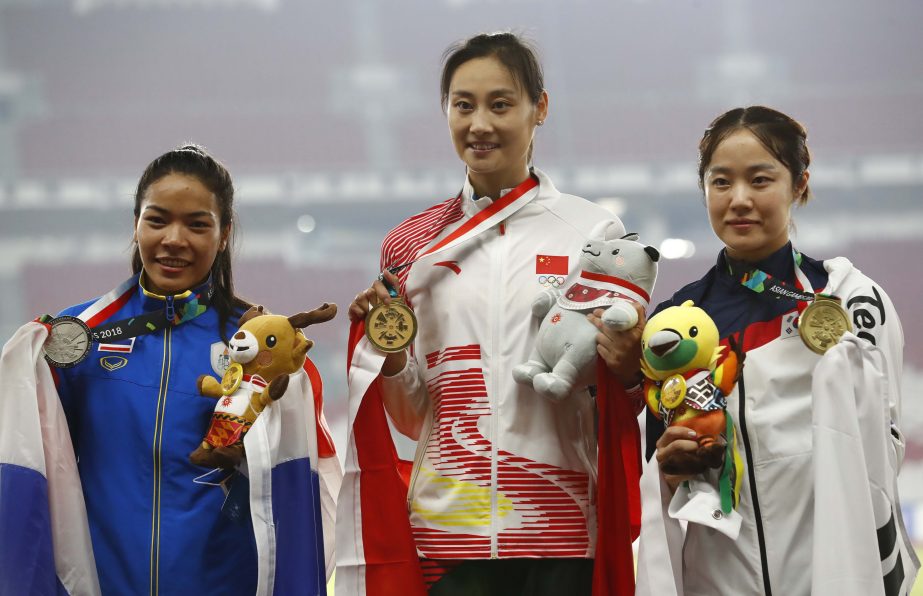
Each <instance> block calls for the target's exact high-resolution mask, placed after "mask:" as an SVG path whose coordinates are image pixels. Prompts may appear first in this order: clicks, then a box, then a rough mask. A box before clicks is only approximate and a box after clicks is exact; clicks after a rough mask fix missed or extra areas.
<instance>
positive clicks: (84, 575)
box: [0, 323, 100, 595]
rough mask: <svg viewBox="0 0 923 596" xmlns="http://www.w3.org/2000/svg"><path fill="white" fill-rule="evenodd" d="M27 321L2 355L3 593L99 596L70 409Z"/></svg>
mask: <svg viewBox="0 0 923 596" xmlns="http://www.w3.org/2000/svg"><path fill="white" fill-rule="evenodd" d="M47 336H48V329H47V328H46V327H45V326H44V325H41V324H39V323H27V324H26V325H24V326H23V327H21V328H20V329H19V330H18V331H17V332H16V334H15V335H14V336H13V337H12V339H10V341H9V342H7V344H6V346H4V348H3V354H2V356H0V387H3V394H2V396H0V594H32V595H36V594H39V595H44V594H49V595H51V594H54V595H60V594H80V595H84V594H89V595H93V594H99V593H100V591H99V580H98V578H97V576H96V563H95V561H94V558H93V548H92V545H91V543H90V529H89V525H88V524H87V516H86V508H85V506H84V501H83V491H82V489H81V487H80V477H79V476H78V473H77V461H76V458H75V457H74V449H73V447H72V445H71V440H70V434H69V432H68V429H67V421H66V419H65V418H64V411H63V409H62V408H61V402H60V400H59V398H58V392H57V390H56V389H55V384H54V379H53V378H52V376H51V371H50V370H49V368H48V364H47V363H46V362H45V359H44V358H43V357H42V344H44V342H45V338H46V337H47Z"/></svg>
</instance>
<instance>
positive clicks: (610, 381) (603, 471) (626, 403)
mask: <svg viewBox="0 0 923 596" xmlns="http://www.w3.org/2000/svg"><path fill="white" fill-rule="evenodd" d="M596 369H597V390H598V393H597V396H596V407H597V409H598V412H599V446H598V454H599V455H598V457H599V461H598V467H599V482H598V483H597V499H596V519H597V539H596V563H595V565H594V568H593V594H594V596H629V595H632V594H634V593H635V569H634V554H633V552H632V549H631V543H632V542H633V541H634V540H635V539H636V538H637V537H638V534H639V533H640V532H641V491H640V487H639V482H640V480H641V431H640V429H639V427H638V416H637V412H635V410H634V405H633V404H632V402H631V400H630V399H628V396H627V395H626V394H625V388H624V387H623V386H622V384H621V382H619V380H618V379H616V378H614V377H613V376H612V375H611V374H609V372H608V371H607V369H606V365H605V363H604V362H603V361H602V359H601V358H600V359H599V360H598V361H597V366H596Z"/></svg>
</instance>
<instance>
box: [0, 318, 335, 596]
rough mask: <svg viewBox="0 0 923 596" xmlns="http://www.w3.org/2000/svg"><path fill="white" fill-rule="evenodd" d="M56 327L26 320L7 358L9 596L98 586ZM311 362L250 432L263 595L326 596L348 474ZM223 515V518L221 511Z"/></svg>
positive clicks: (2, 580)
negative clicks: (61, 388) (57, 370)
mask: <svg viewBox="0 0 923 596" xmlns="http://www.w3.org/2000/svg"><path fill="white" fill-rule="evenodd" d="M47 335H48V331H47V328H46V327H45V326H44V325H41V324H39V323H28V324H26V325H24V326H23V327H22V328H20V329H19V331H17V332H16V334H15V335H14V336H13V338H12V339H11V340H10V341H9V342H8V343H7V344H6V346H5V347H4V349H3V354H2V357H0V387H3V393H2V394H0V537H2V539H0V594H29V595H46V594H48V595H55V596H60V595H61V594H69V595H73V596H76V595H80V596H84V595H89V596H93V595H96V594H99V593H100V588H99V580H98V577H97V573H96V564H95V561H94V558H93V548H92V544H91V541H90V532H89V524H88V522H87V515H86V506H85V504H84V500H83V491H82V489H81V485H80V477H79V474H78V471H77V462H76V458H75V456H74V449H73V446H72V444H71V439H70V434H69V432H68V426H67V420H66V418H65V416H64V411H63V409H62V408H61V404H60V398H59V397H58V393H57V390H56V389H55V383H54V379H53V377H52V374H51V371H50V369H49V367H48V364H47V363H46V362H45V360H44V358H43V357H42V351H41V348H42V344H43V343H44V342H45V339H46V337H47ZM321 408H322V396H321V382H320V375H319V374H318V373H317V369H316V368H315V367H314V365H313V363H311V362H310V361H307V362H306V363H305V368H304V370H303V371H299V372H298V373H296V374H294V375H292V378H291V379H290V383H289V389H288V391H287V392H286V394H285V395H284V396H283V397H282V399H280V400H279V401H277V402H275V403H273V404H272V406H270V407H269V408H267V409H266V410H265V411H264V412H263V414H262V415H261V416H260V417H259V418H258V419H257V422H256V423H255V424H254V425H253V427H252V429H251V430H250V432H249V433H248V435H247V437H246V439H245V441H246V450H247V460H248V464H249V475H250V507H251V514H252V518H253V527H254V535H255V537H256V541H257V552H258V556H259V571H258V573H259V582H258V587H257V593H258V594H273V593H276V594H293V593H297V594H324V593H326V580H327V577H328V576H329V573H330V572H332V569H333V536H334V528H333V526H334V516H335V511H336V494H337V491H338V489H339V483H340V479H341V476H342V473H341V471H340V466H339V462H338V461H337V459H336V453H335V452H334V450H333V442H332V440H331V439H330V433H329V431H328V430H327V424H326V421H325V420H324V417H323V411H322V409H321ZM216 515H217V513H216Z"/></svg>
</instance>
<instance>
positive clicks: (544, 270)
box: [535, 255, 567, 275]
mask: <svg viewBox="0 0 923 596" xmlns="http://www.w3.org/2000/svg"><path fill="white" fill-rule="evenodd" d="M535 273H537V274H540V275H567V257H561V256H555V255H535Z"/></svg>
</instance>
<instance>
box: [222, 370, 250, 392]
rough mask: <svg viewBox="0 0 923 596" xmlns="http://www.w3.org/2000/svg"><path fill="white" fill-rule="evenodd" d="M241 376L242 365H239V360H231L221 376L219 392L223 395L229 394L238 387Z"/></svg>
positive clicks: (242, 371) (242, 376)
mask: <svg viewBox="0 0 923 596" xmlns="http://www.w3.org/2000/svg"><path fill="white" fill-rule="evenodd" d="M243 378H244V367H243V366H241V365H240V362H232V363H231V366H229V367H228V369H227V370H226V371H224V376H223V377H221V392H222V393H223V394H225V395H231V394H232V393H234V392H235V391H237V388H238V387H240V382H241V381H242V380H243Z"/></svg>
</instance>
